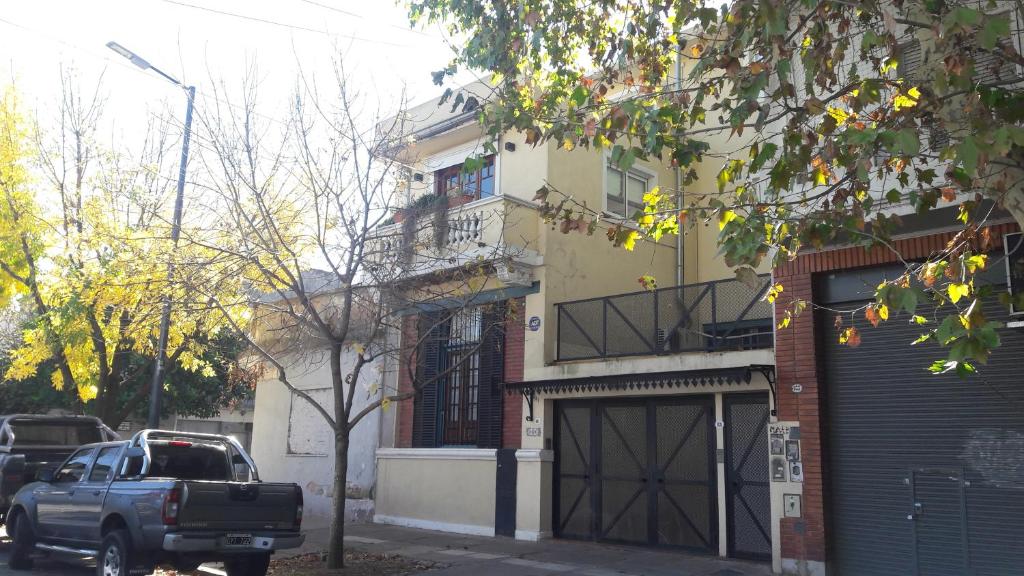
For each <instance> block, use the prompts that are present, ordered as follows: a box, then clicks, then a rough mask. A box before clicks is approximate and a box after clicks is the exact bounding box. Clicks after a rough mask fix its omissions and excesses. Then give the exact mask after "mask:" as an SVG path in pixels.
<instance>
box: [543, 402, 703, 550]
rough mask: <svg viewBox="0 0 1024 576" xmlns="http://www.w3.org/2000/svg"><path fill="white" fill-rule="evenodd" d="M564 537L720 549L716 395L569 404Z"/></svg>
mask: <svg viewBox="0 0 1024 576" xmlns="http://www.w3.org/2000/svg"><path fill="white" fill-rule="evenodd" d="M557 417H558V420H559V421H558V425H557V426H556V439H555V442H556V448H557V452H556V454H557V457H556V461H555V466H556V474H555V502H554V516H555V519H556V522H555V532H556V535H558V536H561V537H565V538H581V539H587V540H601V541H611V542H624V543H633V544H650V545H662V546H676V547H683V548H691V549H698V550H705V551H709V552H714V551H717V549H718V512H717V505H716V503H717V488H716V486H717V485H716V483H715V449H714V444H715V404H714V397H713V396H708V395H700V396H684V397H676V398H671V399H661V398H659V399H650V400H569V401H560V402H559V403H558V409H557Z"/></svg>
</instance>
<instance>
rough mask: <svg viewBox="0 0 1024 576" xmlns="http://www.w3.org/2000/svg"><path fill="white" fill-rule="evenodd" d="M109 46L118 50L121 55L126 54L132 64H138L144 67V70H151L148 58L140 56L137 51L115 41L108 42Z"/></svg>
mask: <svg viewBox="0 0 1024 576" xmlns="http://www.w3.org/2000/svg"><path fill="white" fill-rule="evenodd" d="M107 48H110V49H111V50H113V51H114V52H117V53H118V54H120V55H121V56H124V57H125V58H127V59H128V61H130V62H131V63H132V64H135V65H136V66H138V67H139V68H142V69H143V70H149V68H150V65H149V62H146V60H145V59H144V58H142V57H141V56H139V55H138V54H136V53H135V52H132V51H131V50H129V49H127V48H125V47H124V46H121V45H120V44H118V43H117V42H114V41H110V42H107Z"/></svg>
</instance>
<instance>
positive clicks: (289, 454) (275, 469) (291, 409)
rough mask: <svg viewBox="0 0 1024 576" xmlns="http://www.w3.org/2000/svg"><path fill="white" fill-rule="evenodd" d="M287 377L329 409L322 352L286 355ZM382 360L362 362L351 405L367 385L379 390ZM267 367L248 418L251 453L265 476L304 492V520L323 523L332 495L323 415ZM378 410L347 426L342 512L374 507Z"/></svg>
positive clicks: (349, 514) (356, 515) (361, 401)
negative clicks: (250, 419)
mask: <svg viewBox="0 0 1024 576" xmlns="http://www.w3.org/2000/svg"><path fill="white" fill-rule="evenodd" d="M354 360H355V353H354V352H352V351H350V350H349V351H346V352H345V353H344V356H343V358H342V364H343V366H342V370H343V371H346V368H350V367H351V365H352V363H353V362H354ZM285 365H286V369H287V372H288V379H289V381H290V382H291V383H292V384H293V385H294V386H295V387H296V388H298V389H300V390H303V391H305V392H306V393H308V394H310V395H312V396H313V397H314V398H315V399H316V400H317V401H318V402H319V403H320V404H321V405H324V406H325V407H326V408H327V409H328V411H329V412H333V404H332V396H331V394H332V392H331V389H330V387H331V376H330V367H329V366H328V363H327V361H326V357H325V355H324V354H322V353H318V352H310V353H308V354H302V355H293V356H290V357H286V358H285ZM383 366H384V363H383V361H382V360H377V361H375V362H374V363H372V364H370V365H368V366H365V367H364V368H363V372H362V376H361V378H360V380H361V382H360V384H358V385H359V386H360V388H362V389H360V390H356V392H355V396H354V398H355V400H354V402H355V407H354V409H353V410H354V411H358V410H359V409H360V407H361V406H365V405H366V403H367V401H368V399H369V397H370V388H371V387H373V386H374V385H375V384H376V385H377V390H378V393H379V390H380V384H379V383H380V382H382V380H383V378H384V375H383V374H382V371H381V369H382V368H383ZM274 373H275V372H274V371H268V377H267V378H266V379H264V380H262V381H260V382H259V383H258V384H257V387H256V414H255V420H254V423H253V446H252V455H253V458H254V459H255V460H256V464H257V466H259V469H260V476H261V477H262V478H263V479H264V480H267V481H272V482H273V481H280V482H295V483H297V484H299V485H300V486H302V488H303V492H304V495H305V506H306V508H305V520H304V523H305V524H306V525H307V526H312V527H316V526H326V525H327V524H328V523H329V522H330V514H331V512H330V511H331V507H332V502H333V499H334V496H335V495H334V462H335V458H334V439H333V433H332V431H331V429H330V427H329V426H328V424H327V422H326V421H325V420H324V419H323V417H322V416H321V415H320V414H319V413H318V412H316V411H315V409H313V408H312V407H311V406H310V405H309V403H308V402H307V401H306V400H305V399H303V398H301V397H299V396H297V395H294V394H292V393H291V392H290V391H289V390H288V389H287V388H286V387H285V386H284V384H282V383H280V382H278V381H277V380H276V379H274V378H273V377H272V376H271V375H272V374H274ZM380 418H381V414H380V410H377V411H375V412H373V413H371V414H370V415H368V416H367V417H366V418H364V419H363V420H362V421H361V422H360V423H359V424H358V425H357V426H356V428H355V429H354V430H353V431H352V435H351V443H350V447H349V455H348V466H349V468H348V490H347V492H348V501H347V502H346V518H347V519H349V520H366V519H369V517H370V515H371V514H372V511H373V499H372V498H373V487H374V481H375V467H374V452H375V451H376V449H377V443H378V438H379V436H380V433H381V430H380V427H381V422H380Z"/></svg>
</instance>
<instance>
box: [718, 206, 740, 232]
mask: <svg viewBox="0 0 1024 576" xmlns="http://www.w3.org/2000/svg"><path fill="white" fill-rule="evenodd" d="M736 216H737V214H736V213H735V212H733V211H732V210H723V211H722V213H721V214H719V215H718V229H719V230H722V229H724V228H725V226H726V224H728V223H729V222H732V221H733V220H735V219H736Z"/></svg>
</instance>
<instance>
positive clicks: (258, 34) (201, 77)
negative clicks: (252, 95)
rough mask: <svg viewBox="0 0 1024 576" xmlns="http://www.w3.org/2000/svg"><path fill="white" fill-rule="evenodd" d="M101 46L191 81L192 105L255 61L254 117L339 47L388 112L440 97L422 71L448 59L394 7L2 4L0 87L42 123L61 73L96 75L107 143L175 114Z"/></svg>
mask: <svg viewBox="0 0 1024 576" xmlns="http://www.w3.org/2000/svg"><path fill="white" fill-rule="evenodd" d="M111 40H113V41H116V42H118V43H119V44H121V45H123V46H125V47H126V48H128V49H130V50H132V51H133V52H135V53H136V54H138V55H140V56H141V57H143V58H145V59H146V60H148V61H149V62H150V63H151V64H152V65H153V66H156V67H158V68H160V69H161V70H163V71H165V72H167V73H168V74H170V75H171V76H173V77H175V78H177V79H179V80H181V81H183V82H184V83H186V84H194V85H195V86H196V89H197V91H198V93H199V97H198V98H197V100H198V101H202V99H203V96H204V94H205V95H207V96H209V95H210V94H211V93H212V90H211V88H213V87H214V86H213V84H212V83H215V82H221V81H223V82H224V83H225V84H226V85H227V86H228V87H229V88H230V87H232V86H237V82H239V81H240V80H241V78H242V77H243V76H244V75H245V74H246V71H247V70H248V69H251V68H252V67H253V66H254V65H255V70H256V74H257V78H258V79H259V82H260V93H261V104H262V105H263V107H262V108H261V110H262V112H263V113H264V114H267V115H274V116H278V115H279V117H281V118H283V117H284V116H285V113H286V112H285V109H286V106H287V101H288V95H289V93H290V92H291V91H292V89H293V88H294V86H295V84H296V79H297V77H298V74H299V71H300V70H301V71H302V73H303V74H304V75H307V76H313V77H316V78H318V79H319V80H320V81H322V82H327V81H329V80H330V76H331V74H332V58H333V57H334V56H335V55H336V54H338V53H339V51H340V52H343V53H344V54H345V62H346V67H347V69H348V71H349V73H350V76H352V77H353V78H355V79H356V80H358V84H359V86H360V87H361V89H362V91H363V94H362V96H363V97H364V98H365V99H366V100H367V101H370V102H376V103H378V104H376V105H377V106H378V107H379V108H381V109H383V110H388V109H393V108H396V107H397V104H398V102H399V99H400V98H399V96H400V95H401V93H402V91H403V89H404V90H405V91H407V93H408V99H409V100H410V102H411V103H412V104H419V103H422V102H424V101H428V100H430V99H432V98H436V97H437V96H438V95H439V94H440V93H441V91H442V90H443V89H442V88H438V87H437V86H433V85H432V83H431V80H430V71H432V70H437V69H440V68H442V67H443V66H444V65H445V64H447V62H448V61H449V60H450V59H451V57H452V48H451V45H450V43H449V42H448V40H447V39H446V37H445V35H444V34H442V32H441V31H440V30H439V29H438V28H436V27H433V28H428V29H420V30H410V29H409V22H408V18H407V17H406V14H405V11H404V9H403V8H402V7H401V6H400V5H397V4H396V2H395V1H394V0H362V1H352V0H31V1H27V0H7V1H6V2H4V7H3V10H2V11H0V85H6V84H10V83H12V82H13V83H14V84H15V86H16V88H17V90H18V92H19V93H20V95H21V97H22V98H23V101H24V102H28V103H29V105H30V106H32V107H36V108H38V109H39V111H40V112H41V114H43V115H45V114H46V112H47V110H52V109H54V108H55V102H56V100H57V98H59V96H60V93H61V88H60V79H61V66H62V65H63V66H64V67H65V68H74V70H75V71H76V73H77V75H78V77H79V79H80V83H81V85H82V86H83V87H84V88H86V89H91V87H92V86H94V85H95V82H96V80H97V79H98V78H99V77H100V76H101V75H102V77H103V86H104V92H105V95H106V96H107V99H108V100H107V115H108V118H109V120H108V121H109V122H111V123H112V127H113V130H112V132H111V134H112V135H116V134H131V133H134V132H136V131H141V130H142V129H143V127H144V125H145V122H146V120H147V115H151V114H155V113H156V112H158V111H159V110H162V109H164V108H165V107H166V106H172V110H174V109H175V108H173V107H174V106H181V107H182V108H183V107H184V98H183V96H182V94H181V93H180V91H179V90H178V89H177V88H175V87H174V86H173V85H172V84H170V83H169V82H167V81H166V80H164V79H163V78H161V77H160V76H158V75H157V74H155V73H154V72H152V71H143V70H140V69H138V68H136V67H135V66H133V65H132V64H130V63H129V62H128V61H127V60H126V59H124V58H123V57H121V56H119V55H117V54H115V53H114V52H112V51H110V50H109V49H108V48H106V43H107V42H108V41H111ZM457 80H458V81H465V80H469V78H458V79H457ZM182 112H183V111H182Z"/></svg>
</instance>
